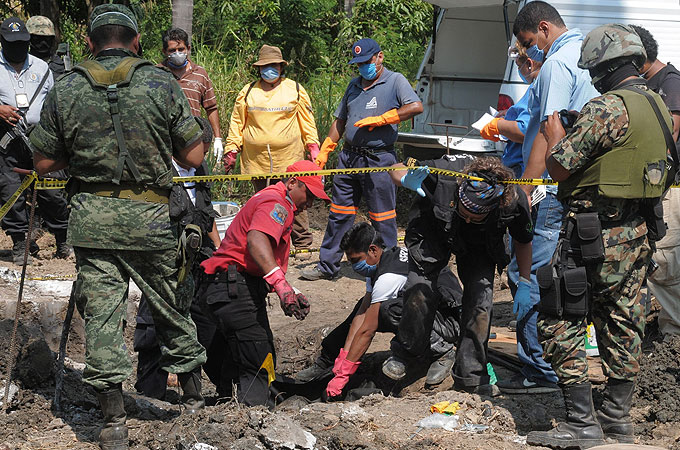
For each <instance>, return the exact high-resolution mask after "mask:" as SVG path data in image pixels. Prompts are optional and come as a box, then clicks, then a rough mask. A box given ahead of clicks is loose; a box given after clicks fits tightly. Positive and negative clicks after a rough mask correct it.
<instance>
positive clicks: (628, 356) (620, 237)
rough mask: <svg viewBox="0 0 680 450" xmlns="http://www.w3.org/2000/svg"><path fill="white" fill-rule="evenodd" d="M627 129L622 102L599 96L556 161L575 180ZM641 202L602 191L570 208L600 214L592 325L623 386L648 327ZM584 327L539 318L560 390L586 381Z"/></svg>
mask: <svg viewBox="0 0 680 450" xmlns="http://www.w3.org/2000/svg"><path fill="white" fill-rule="evenodd" d="M639 88H640V89H645V90H648V89H647V88H646V87H644V86H639ZM627 130H628V114H627V112H626V108H625V106H624V102H623V100H622V99H621V98H620V97H618V96H616V95H613V94H605V95H602V96H600V97H596V98H594V99H593V100H591V101H590V102H589V103H588V104H586V105H585V107H584V108H583V110H582V111H581V115H580V117H579V119H578V120H577V122H576V124H575V127H574V130H573V131H572V132H571V133H570V134H569V136H568V137H566V138H564V139H562V140H561V141H560V142H559V143H558V144H557V145H556V146H555V147H553V149H552V156H553V157H554V158H555V160H556V161H557V162H558V163H560V164H561V165H562V166H563V167H564V168H565V169H567V170H569V172H571V173H573V172H575V171H577V170H578V169H580V168H582V167H585V166H586V165H587V164H589V162H591V161H592V160H593V159H594V158H596V157H597V156H599V155H601V154H602V153H603V152H605V151H607V150H608V149H610V148H611V147H612V145H613V143H614V142H615V141H616V140H617V139H619V138H620V137H622V136H623V135H624V134H625V133H626V131H627ZM639 202H640V201H639V200H629V199H612V198H607V197H604V196H601V195H599V194H598V191H597V188H589V189H587V190H585V191H581V192H579V193H578V194H575V195H573V196H571V197H569V198H568V199H567V205H566V206H567V207H568V208H569V210H570V211H572V212H576V213H582V212H597V213H598V215H599V218H600V220H601V222H602V238H603V240H604V254H605V256H604V262H602V263H600V264H597V265H595V266H592V267H589V268H588V281H589V282H590V285H591V291H590V292H591V299H590V300H591V307H590V319H591V320H592V322H593V324H594V326H595V330H596V332H597V341H598V347H599V351H600V357H601V359H602V364H603V371H604V374H605V375H607V376H608V377H611V378H614V379H618V380H633V379H634V377H635V375H636V374H637V372H638V371H639V369H640V365H639V359H640V356H641V351H642V346H641V343H642V334H643V332H644V326H645V317H644V309H643V307H642V305H641V304H640V300H641V295H640V287H641V285H642V283H643V280H644V278H645V273H646V269H647V265H648V263H649V260H650V259H651V255H652V251H651V248H650V246H649V243H648V240H647V226H646V224H645V220H644V218H643V217H642V216H641V215H640V213H639V212H638V210H639ZM612 224H615V226H612ZM565 226H566V224H564V225H563V227H562V233H565ZM591 269H592V270H591ZM587 325H588V318H587V317H582V318H570V319H567V318H563V319H555V318H552V317H547V316H546V315H543V314H541V315H539V320H538V329H539V339H540V340H541V343H542V344H543V348H544V350H545V357H546V360H547V361H548V362H550V363H551V364H552V367H553V368H554V370H555V373H556V374H557V376H558V377H559V379H560V383H563V384H576V383H585V382H587V381H588V363H587V361H586V352H585V336H586V327H587Z"/></svg>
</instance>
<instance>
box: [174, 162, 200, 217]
mask: <svg viewBox="0 0 680 450" xmlns="http://www.w3.org/2000/svg"><path fill="white" fill-rule="evenodd" d="M172 165H173V166H174V167H175V170H176V171H177V174H178V175H179V176H180V177H193V176H194V175H195V174H196V169H195V168H193V167H192V168H191V169H185V168H184V167H182V166H180V165H179V164H177V162H176V161H175V160H174V159H173V160H172ZM184 187H185V189H186V191H187V194H188V195H189V198H190V199H191V203H193V204H194V206H196V183H194V182H193V181H187V182H185V183H184Z"/></svg>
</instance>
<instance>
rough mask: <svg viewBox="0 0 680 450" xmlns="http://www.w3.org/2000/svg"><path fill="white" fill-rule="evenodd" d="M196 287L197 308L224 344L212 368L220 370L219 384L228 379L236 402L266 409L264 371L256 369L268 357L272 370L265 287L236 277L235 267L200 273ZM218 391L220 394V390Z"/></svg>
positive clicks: (256, 279)
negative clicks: (199, 308)
mask: <svg viewBox="0 0 680 450" xmlns="http://www.w3.org/2000/svg"><path fill="white" fill-rule="evenodd" d="M199 283H200V284H199V288H198V292H197V301H198V304H199V306H200V307H201V308H202V309H203V311H204V312H205V313H206V315H207V316H208V317H209V318H210V320H211V321H212V322H213V323H214V324H215V325H216V326H217V330H218V332H220V333H221V334H222V337H223V338H224V340H225V341H226V344H227V345H226V346H225V347H224V349H223V351H222V355H221V356H222V359H221V361H213V362H212V364H213V365H214V367H220V368H222V369H223V371H222V376H221V379H222V380H223V383H226V382H227V379H228V380H229V383H231V382H233V383H234V384H235V385H236V387H237V393H236V395H237V398H238V400H239V402H241V403H243V404H245V405H247V406H254V405H269V404H270V400H269V382H268V378H267V371H266V370H264V369H260V367H261V366H262V363H263V362H264V360H265V358H266V357H267V354H268V353H271V354H272V356H273V358H274V365H275V366H276V354H275V352H274V336H273V334H272V330H271V328H270V326H269V318H268V317H267V309H266V299H267V294H268V293H269V286H268V285H267V283H266V282H265V281H264V280H263V279H262V277H256V276H252V275H249V274H247V273H239V272H237V271H236V267H235V266H229V270H228V271H227V272H220V273H216V274H212V275H208V274H205V273H204V274H203V275H202V276H201V279H200V280H199ZM209 363H210V361H209ZM219 388H220V389H222V390H224V386H219Z"/></svg>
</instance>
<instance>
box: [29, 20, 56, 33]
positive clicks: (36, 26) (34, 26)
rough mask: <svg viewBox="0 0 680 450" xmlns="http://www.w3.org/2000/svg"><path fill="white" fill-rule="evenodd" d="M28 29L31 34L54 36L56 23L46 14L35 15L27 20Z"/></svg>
mask: <svg viewBox="0 0 680 450" xmlns="http://www.w3.org/2000/svg"><path fill="white" fill-rule="evenodd" d="M26 29H27V30H28V32H29V33H30V34H35V35H38V36H54V35H55V34H54V24H53V23H52V21H51V20H50V19H48V18H47V17H45V16H33V17H31V18H30V19H28V20H27V21H26Z"/></svg>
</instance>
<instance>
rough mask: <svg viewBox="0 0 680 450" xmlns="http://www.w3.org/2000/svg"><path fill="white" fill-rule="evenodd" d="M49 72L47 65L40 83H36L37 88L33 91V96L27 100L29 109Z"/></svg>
mask: <svg viewBox="0 0 680 450" xmlns="http://www.w3.org/2000/svg"><path fill="white" fill-rule="evenodd" d="M50 72H51V70H50V68H49V67H48V68H47V71H46V72H45V75H43V77H42V80H40V84H39V85H38V89H36V90H35V92H33V97H31V100H30V101H29V102H28V108H29V109H30V108H31V105H32V104H33V102H34V101H35V99H36V97H37V96H38V94H39V93H40V91H41V90H42V87H43V86H45V81H47V77H48V76H50Z"/></svg>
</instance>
